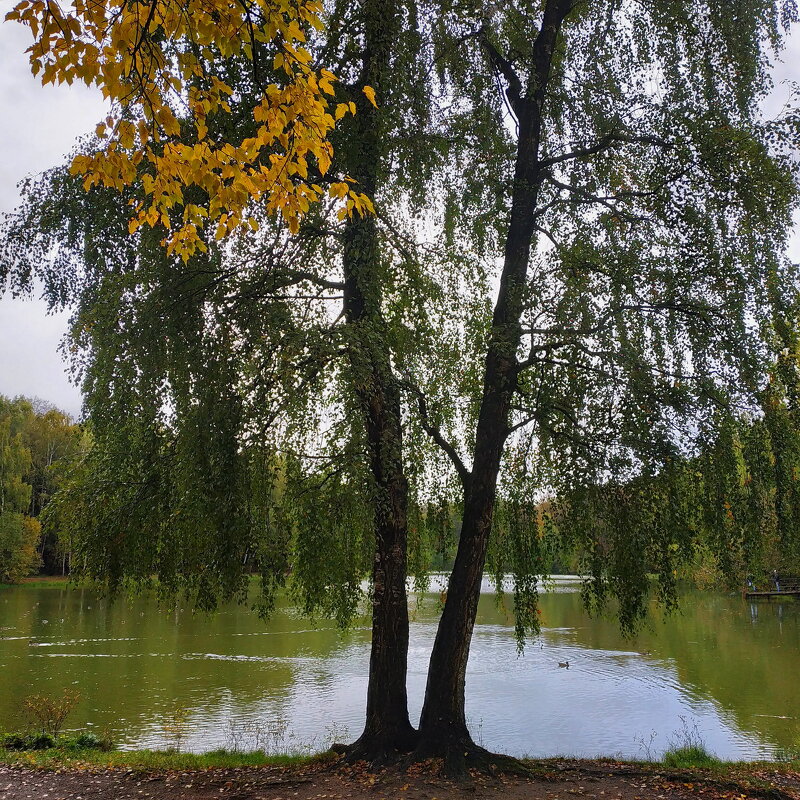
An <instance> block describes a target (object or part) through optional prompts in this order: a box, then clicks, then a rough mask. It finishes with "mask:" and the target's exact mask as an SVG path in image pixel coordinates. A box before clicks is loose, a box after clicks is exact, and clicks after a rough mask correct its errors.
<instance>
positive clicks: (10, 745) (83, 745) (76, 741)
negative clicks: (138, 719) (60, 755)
mask: <svg viewBox="0 0 800 800" xmlns="http://www.w3.org/2000/svg"><path fill="white" fill-rule="evenodd" d="M52 748H58V749H59V750H65V751H69V752H82V751H87V750H95V751H99V752H103V753H107V752H109V751H111V750H113V749H114V743H113V742H112V741H111V740H110V739H107V738H104V737H101V736H97V735H96V734H94V733H86V732H84V733H79V734H78V735H77V736H53V735H51V734H49V733H41V732H40V733H5V734H3V735H2V736H0V750H10V751H13V752H25V751H29V750H50V749H52Z"/></svg>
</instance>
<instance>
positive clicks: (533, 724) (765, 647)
mask: <svg viewBox="0 0 800 800" xmlns="http://www.w3.org/2000/svg"><path fill="white" fill-rule="evenodd" d="M411 611H412V618H413V622H412V626H411V647H410V652H409V681H408V683H409V697H410V701H411V711H412V715H418V714H419V711H420V705H421V700H422V695H423V692H424V687H425V675H426V669H427V661H428V657H429V654H430V649H431V647H432V645H433V639H434V635H435V630H436V619H437V614H438V594H431V595H427V596H425V597H423V598H421V599H420V600H415V601H413V606H412V609H411ZM542 620H543V631H542V635H541V637H540V638H539V639H538V640H537V641H535V642H531V643H529V644H528V645H527V647H526V648H525V650H524V652H523V653H522V654H521V655H518V654H517V650H516V645H515V642H514V639H513V620H512V618H511V615H510V613H509V611H508V609H507V608H505V607H504V606H503V605H502V604H498V603H497V602H496V601H495V600H494V598H493V597H491V596H489V595H486V596H484V597H482V598H481V604H480V608H479V617H478V623H477V625H476V628H475V638H474V642H473V649H472V656H471V658H470V663H469V669H468V687H467V696H468V704H467V713H468V716H469V718H470V720H471V725H472V730H473V734H474V736H475V737H476V739H478V740H481V741H482V742H483V743H484V744H485V745H486V746H487V747H490V748H493V749H497V750H502V751H505V752H509V753H514V754H518V755H522V754H530V755H553V754H577V755H587V756H593V755H599V754H603V755H621V756H639V757H641V756H643V755H645V750H647V749H648V748H649V749H650V750H651V752H653V753H659V752H661V751H663V749H664V748H665V747H667V746H668V744H669V740H670V738H671V737H674V736H675V735H676V733H677V735H678V736H680V733H679V732H680V731H681V729H688V730H690V731H693V730H694V728H695V726H696V731H697V734H699V736H701V737H702V738H703V740H704V741H705V742H706V744H707V746H708V747H709V749H711V750H712V751H714V752H716V753H717V754H719V755H721V756H723V757H726V758H753V757H756V756H763V755H768V754H770V753H771V752H772V751H773V750H774V748H776V747H785V748H788V747H792V746H796V744H797V740H798V737H800V720H798V717H800V683H799V682H798V681H797V679H796V674H797V666H798V663H800V662H798V655H800V614H798V605H797V604H794V603H787V604H783V603H776V602H772V603H754V602H745V601H744V600H742V599H741V598H739V597H723V596H717V595H693V596H691V597H687V598H686V599H685V602H684V604H683V609H682V613H680V614H679V615H678V616H676V617H673V618H671V619H670V620H668V621H667V622H660V621H659V622H654V623H653V624H652V626H651V628H650V629H649V630H647V631H645V632H644V633H643V634H641V635H640V636H639V637H638V638H637V639H636V640H634V641H631V640H625V639H624V638H622V637H621V636H620V634H619V631H618V629H617V627H616V625H615V623H614V622H613V621H612V620H610V619H595V620H592V619H589V618H588V617H587V616H586V614H585V612H584V611H583V609H582V607H581V603H580V597H579V595H578V593H577V591H576V590H575V586H574V584H572V585H566V584H560V585H558V586H557V587H555V591H552V592H550V593H548V594H546V595H544V596H543V598H542ZM365 622H366V621H365ZM369 635H370V632H369V627H368V626H367V625H366V624H362V625H360V626H357V627H355V628H353V629H351V630H349V631H346V632H342V631H339V630H337V629H336V628H335V627H334V626H333V625H332V624H330V623H327V622H325V621H321V622H319V623H318V624H310V623H309V622H308V621H307V620H304V619H302V618H301V617H300V616H299V615H298V613H297V610H296V609H295V608H293V607H292V606H290V605H286V604H285V605H283V606H281V607H279V608H278V610H277V612H276V614H275V616H274V617H273V619H272V620H270V622H269V623H268V624H264V623H263V622H261V621H259V620H258V618H257V617H256V616H255V615H254V614H252V613H250V612H249V611H247V610H246V609H243V608H238V607H229V608H225V609H223V610H222V611H221V612H220V613H219V614H217V615H216V616H214V617H211V618H207V617H204V616H196V615H192V614H191V613H190V611H189V610H188V609H186V608H184V607H182V606H180V605H178V606H176V607H175V608H174V609H171V610H170V611H164V610H163V609H159V607H158V605H157V603H156V602H155V601H154V600H153V599H152V598H147V597H139V598H137V599H135V600H132V601H130V602H127V603H125V602H118V603H115V604H113V605H110V604H108V603H107V602H106V601H104V600H102V599H101V598H98V597H97V596H96V595H95V594H94V593H93V592H92V591H90V590H87V589H76V590H66V589H53V588H36V587H24V588H16V589H5V590H2V592H0V676H2V678H1V679H0V728H17V727H19V726H20V724H21V718H20V700H21V698H22V697H24V696H25V695H27V694H31V693H41V692H47V693H57V692H59V691H60V690H61V689H63V688H64V687H67V686H70V687H74V688H77V689H79V690H80V692H81V694H82V697H83V701H82V703H81V705H80V707H79V709H78V711H77V712H75V714H74V716H73V717H72V718H71V720H70V724H72V725H73V726H75V727H82V726H85V725H94V726H95V727H96V728H99V729H108V730H109V731H111V732H112V734H113V735H114V736H115V737H116V738H117V740H118V741H121V742H122V743H123V745H125V746H128V747H134V746H136V747H141V746H165V745H169V744H170V743H174V738H173V737H174V726H172V727H171V723H170V720H171V719H174V717H175V711H176V709H186V710H188V713H189V718H188V723H187V725H186V726H185V727H186V730H185V731H184V734H185V736H184V739H183V742H182V744H183V746H185V747H188V748H191V749H196V750H204V749H211V748H214V747H220V746H232V745H234V744H236V745H239V746H252V745H253V744H258V745H259V746H265V747H271V748H274V749H286V748H294V749H302V748H303V747H304V746H308V747H320V746H322V745H324V743H325V740H326V738H327V739H328V740H329V739H333V738H336V739H339V740H341V739H346V738H347V737H348V736H355V735H357V734H358V733H359V731H360V726H361V723H362V720H363V708H364V697H365V692H366V676H367V669H368V663H369ZM565 662H569V669H564V668H560V667H559V663H565Z"/></svg>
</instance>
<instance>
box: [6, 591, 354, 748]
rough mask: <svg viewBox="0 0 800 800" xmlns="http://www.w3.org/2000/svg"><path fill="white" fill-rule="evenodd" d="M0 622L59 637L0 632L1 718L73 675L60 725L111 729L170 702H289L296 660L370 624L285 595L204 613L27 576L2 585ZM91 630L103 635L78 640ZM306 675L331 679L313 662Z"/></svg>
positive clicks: (12, 718)
mask: <svg viewBox="0 0 800 800" xmlns="http://www.w3.org/2000/svg"><path fill="white" fill-rule="evenodd" d="M44 620H47V623H45V622H44ZM0 626H13V627H14V630H13V631H7V632H6V633H7V634H9V635H14V636H31V637H32V638H33V640H34V641H36V640H41V641H42V643H50V642H63V643H64V644H62V645H59V646H57V647H31V646H30V645H29V644H28V643H27V641H26V640H19V641H14V642H10V641H6V642H0V670H2V671H3V672H4V673H5V675H4V678H5V676H6V675H7V676H8V679H7V680H6V679H4V680H3V682H2V685H0V728H3V727H12V728H13V727H18V725H19V724H20V719H19V715H18V713H17V708H18V706H19V702H20V699H21V698H22V697H24V696H25V695H27V694H30V693H32V692H39V693H47V692H57V691H59V690H60V689H61V688H63V687H65V686H72V685H75V686H76V687H77V688H79V689H80V691H81V694H82V698H83V699H82V702H81V704H80V706H79V707H78V709H76V711H75V713H74V715H73V716H72V717H71V718H70V720H69V723H68V724H70V725H72V726H80V725H84V724H86V723H92V724H93V725H95V726H99V727H101V728H102V727H105V726H107V727H109V728H110V729H112V730H116V731H118V732H120V733H122V732H124V731H126V730H128V731H129V732H136V731H138V730H144V729H145V728H147V727H150V728H152V721H153V719H154V717H158V716H160V715H161V714H162V713H164V712H165V711H169V710H172V709H174V708H175V707H177V706H182V707H186V708H191V709H193V716H195V718H198V719H199V718H203V719H205V718H208V719H210V720H214V719H219V718H220V716H221V715H224V713H225V710H228V711H229V713H230V714H231V715H233V716H236V715H242V716H248V717H251V716H252V715H253V713H254V710H256V709H258V708H261V707H267V706H268V707H269V708H271V709H276V708H278V709H281V708H288V707H289V703H290V702H291V698H292V693H293V691H294V686H295V683H296V681H297V678H298V671H299V670H307V669H308V664H307V663H306V662H304V661H303V659H315V660H316V659H320V660H322V661H324V660H326V659H329V658H331V657H333V656H335V655H337V654H338V653H339V652H340V651H341V650H342V649H343V648H345V647H346V646H347V645H348V644H349V643H350V642H351V641H353V640H354V639H359V638H360V639H365V638H368V632H364V631H360V630H357V631H353V632H351V633H346V634H342V633H341V632H340V631H338V630H337V629H336V628H335V627H334V626H333V625H331V624H329V623H325V622H321V623H320V624H319V625H318V626H314V625H312V624H310V623H309V622H308V621H307V620H300V619H298V618H296V616H295V615H293V614H292V613H291V610H290V609H288V608H287V607H286V606H285V605H284V606H280V607H279V608H278V609H277V611H276V613H275V615H274V617H273V618H272V619H271V620H270V621H269V622H268V623H264V622H262V621H261V620H259V619H258V617H257V616H256V615H255V614H254V613H251V612H250V611H248V610H246V609H245V608H241V607H227V608H224V609H222V610H221V611H220V612H219V613H218V614H216V615H214V616H210V617H207V616H203V615H192V614H191V612H190V611H189V609H188V607H187V608H186V609H185V610H182V609H181V606H180V604H178V605H177V606H176V607H175V608H174V609H172V610H170V611H167V610H165V609H163V608H159V607H158V604H157V602H156V601H155V600H154V599H153V598H152V597H147V596H141V597H138V598H135V599H133V600H131V601H124V600H119V601H117V602H115V603H113V604H112V603H109V602H108V601H107V600H104V599H102V598H99V597H98V596H97V594H96V593H95V592H93V591H91V590H86V589H63V590H62V589H52V588H34V587H23V588H19V589H9V590H4V591H3V592H2V594H0ZM92 639H95V640H103V639H106V640H108V641H83V642H80V641H76V640H92ZM54 653H64V654H78V655H79V656H83V655H86V656H92V655H93V656H95V657H70V656H66V657H52V656H51V655H50V654H54ZM192 654H198V656H199V657H197V658H193V657H191V655H192ZM204 654H218V655H221V656H245V657H246V658H247V657H249V658H251V659H253V658H255V659H275V660H242V661H235V660H219V659H214V658H206V657H203V655H204ZM284 659H285V660H284ZM307 680H313V681H317V682H327V681H328V680H332V679H331V678H330V677H329V676H327V674H326V673H325V670H320V671H318V673H317V671H316V670H315V671H313V673H310V674H309V676H308V677H307ZM265 703H266V705H265Z"/></svg>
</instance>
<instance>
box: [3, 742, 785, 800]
mask: <svg viewBox="0 0 800 800" xmlns="http://www.w3.org/2000/svg"><path fill="white" fill-rule="evenodd" d="M523 763H524V764H525V765H526V766H527V767H528V769H530V774H529V775H526V776H522V777H521V776H518V775H508V774H501V773H499V772H495V773H492V774H487V773H485V772H480V773H479V772H474V771H473V772H471V773H470V775H469V776H468V777H467V778H466V780H463V781H453V780H449V779H447V778H445V777H443V775H442V764H441V762H439V761H435V760H433V761H425V762H420V763H412V764H410V765H408V766H407V767H406V768H400V767H397V766H391V767H386V768H381V769H377V770H372V769H370V768H369V767H368V766H367V765H366V764H364V763H363V762H360V763H356V764H349V763H347V762H346V761H345V760H344V759H343V758H341V757H338V756H336V755H335V754H333V753H331V752H330V751H329V752H327V753H322V754H319V755H316V756H304V757H297V756H294V757H292V756H282V757H281V756H273V757H268V756H265V755H264V754H263V753H249V754H248V753H223V752H221V751H220V752H217V753H206V754H203V755H193V754H188V753H187V754H181V753H169V752H166V751H116V752H107V753H102V752H98V753H94V754H92V755H91V756H87V755H86V754H85V753H84V754H75V753H73V754H70V755H69V756H67V755H66V754H64V753H63V752H61V753H53V752H52V751H39V752H38V754H36V753H15V754H13V758H9V753H8V751H2V750H0V796H2V797H3V798H4V800H23V799H24V798H29V797H44V796H48V795H49V796H51V797H54V796H55V797H60V798H64V799H65V800H67V799H72V798H75V799H76V800H77V798H78V797H86V796H87V793H88V794H90V795H91V797H92V798H93V800H122V798H137V800H142V799H143V798H152V800H205V799H206V798H211V797H230V798H248V799H252V800H256V798H257V799H258V800H289V799H290V798H291V800H318V798H327V799H328V800H339V799H341V800H397V799H399V798H402V800H434V798H435V800H465V799H466V798H474V797H480V798H481V800H564V798H565V797H566V796H568V795H573V796H574V797H583V798H586V799H587V800H645V799H646V798H663V800H800V761H795V762H792V763H775V762H750V763H723V762H718V763H714V764H712V765H707V766H704V767H676V766H669V765H666V764H664V763H657V762H646V761H617V760H614V759H600V758H598V759H572V758H566V757H565V758H549V759H537V760H524V761H523Z"/></svg>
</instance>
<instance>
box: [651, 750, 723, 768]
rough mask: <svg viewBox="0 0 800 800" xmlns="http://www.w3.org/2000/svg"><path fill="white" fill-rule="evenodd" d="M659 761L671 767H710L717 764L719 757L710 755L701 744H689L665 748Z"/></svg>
mask: <svg viewBox="0 0 800 800" xmlns="http://www.w3.org/2000/svg"><path fill="white" fill-rule="evenodd" d="M661 763H662V764H663V765H664V766H665V767H672V768H673V769H692V768H694V767H701V768H702V767H712V766H714V765H715V764H719V759H718V758H715V757H714V756H712V755H711V754H710V753H709V752H708V751H707V750H706V749H705V748H704V747H703V746H702V745H690V746H687V747H678V748H676V749H674V750H667V751H666V752H665V753H664V755H663V756H662V757H661Z"/></svg>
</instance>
